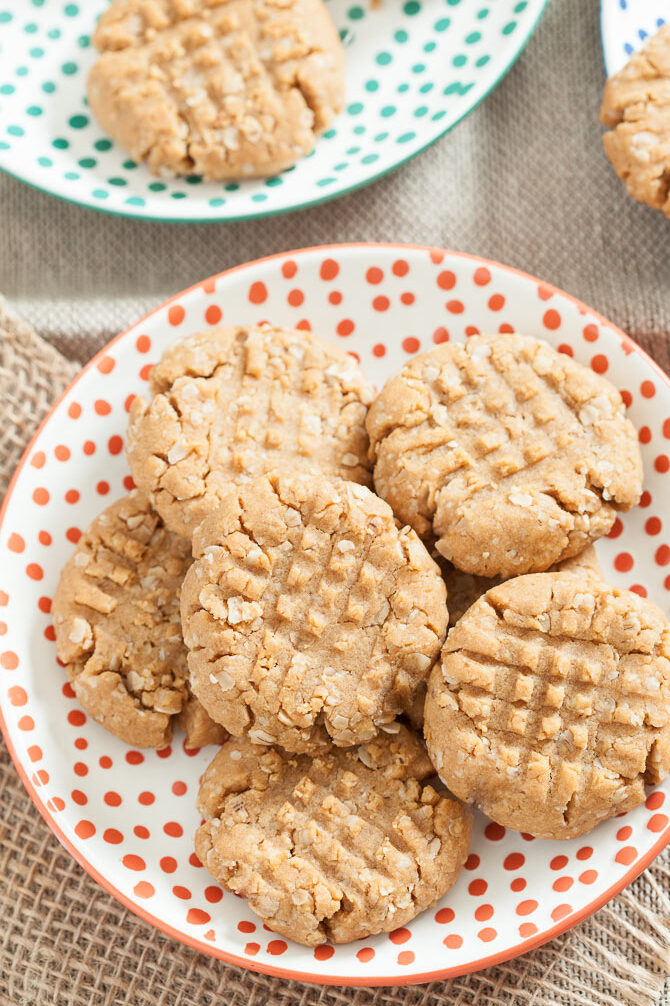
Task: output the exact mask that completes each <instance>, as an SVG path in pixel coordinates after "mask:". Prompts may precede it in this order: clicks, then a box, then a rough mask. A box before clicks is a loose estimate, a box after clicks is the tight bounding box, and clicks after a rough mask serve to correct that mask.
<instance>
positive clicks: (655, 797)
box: [617, 791, 665, 837]
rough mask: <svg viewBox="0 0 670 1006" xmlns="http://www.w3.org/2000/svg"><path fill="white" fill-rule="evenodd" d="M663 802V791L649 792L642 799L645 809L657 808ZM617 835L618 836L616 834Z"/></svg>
mask: <svg viewBox="0 0 670 1006" xmlns="http://www.w3.org/2000/svg"><path fill="white" fill-rule="evenodd" d="M664 803H665V793H660V792H658V791H657V792H656V793H650V794H649V796H648V797H647V799H646V800H645V801H644V805H645V807H646V808H647V810H658V808H659V807H662V806H663V804H664ZM617 837H618V836H617Z"/></svg>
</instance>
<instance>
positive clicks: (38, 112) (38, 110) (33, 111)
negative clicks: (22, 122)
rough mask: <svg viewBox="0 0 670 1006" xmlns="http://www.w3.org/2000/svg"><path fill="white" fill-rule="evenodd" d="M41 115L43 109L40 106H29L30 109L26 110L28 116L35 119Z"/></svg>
mask: <svg viewBox="0 0 670 1006" xmlns="http://www.w3.org/2000/svg"><path fill="white" fill-rule="evenodd" d="M41 114H42V109H41V108H40V106H39V105H28V108H26V115H32V116H33V118H35V119H36V118H37V117H38V116H39V115H41Z"/></svg>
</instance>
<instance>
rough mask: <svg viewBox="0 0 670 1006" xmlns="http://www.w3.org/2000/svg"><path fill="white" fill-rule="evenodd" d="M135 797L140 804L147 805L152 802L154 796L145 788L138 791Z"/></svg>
mask: <svg viewBox="0 0 670 1006" xmlns="http://www.w3.org/2000/svg"><path fill="white" fill-rule="evenodd" d="M137 799H138V800H139V802H140V803H141V804H142V806H144V807H149V806H150V805H151V804H152V803H153V802H154V800H155V799H156V797H155V796H154V794H153V793H150V792H149V791H148V790H145V791H144V792H143V793H140V795H139V796H138V798H137Z"/></svg>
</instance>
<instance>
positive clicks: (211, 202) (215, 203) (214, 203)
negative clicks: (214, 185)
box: [209, 198, 226, 206]
mask: <svg viewBox="0 0 670 1006" xmlns="http://www.w3.org/2000/svg"><path fill="white" fill-rule="evenodd" d="M225 203H226V200H225V199H221V198H216V199H210V200H209V205H210V206H225Z"/></svg>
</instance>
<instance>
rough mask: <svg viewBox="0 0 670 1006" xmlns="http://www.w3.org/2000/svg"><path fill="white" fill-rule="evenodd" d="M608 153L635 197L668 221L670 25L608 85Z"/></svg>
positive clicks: (605, 106)
mask: <svg viewBox="0 0 670 1006" xmlns="http://www.w3.org/2000/svg"><path fill="white" fill-rule="evenodd" d="M600 119H601V122H602V123H603V125H605V126H609V127H610V129H611V131H610V132H609V133H605V135H604V136H603V143H604V145H605V152H606V154H607V156H608V157H609V159H610V161H611V162H612V165H613V167H614V170H615V171H616V173H617V175H618V176H619V178H621V179H622V180H623V181H624V182H625V183H626V188H627V189H628V191H629V193H630V194H631V196H632V197H633V199H637V200H638V201H639V202H641V203H646V204H647V206H652V207H653V208H654V209H656V210H662V211H663V213H665V215H666V216H667V217H670V25H664V27H663V28H661V30H660V31H659V32H657V33H656V35H654V36H653V37H652V38H650V39H649V40H648V41H647V42H646V43H645V45H644V46H643V47H642V49H640V51H639V52H636V53H634V55H633V56H631V58H630V60H629V62H628V63H627V64H626V66H625V67H624V68H623V70H620V71H619V73H616V74H614V76H613V77H610V79H609V80H608V81H607V84H606V86H605V94H604V96H603V104H602V108H601V111H600Z"/></svg>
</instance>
